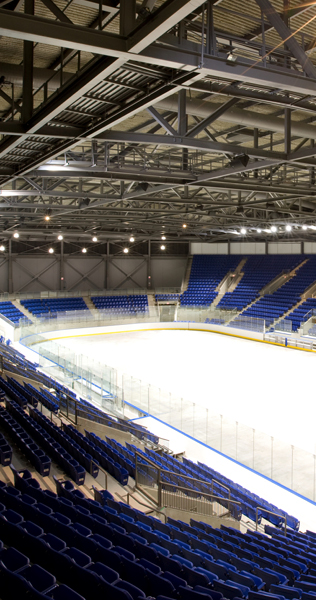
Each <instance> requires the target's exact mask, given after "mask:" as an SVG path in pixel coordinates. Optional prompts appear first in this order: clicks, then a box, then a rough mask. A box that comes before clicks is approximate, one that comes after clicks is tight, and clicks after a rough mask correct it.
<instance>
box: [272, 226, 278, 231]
mask: <svg viewBox="0 0 316 600" xmlns="http://www.w3.org/2000/svg"><path fill="white" fill-rule="evenodd" d="M277 231H278V228H277V227H276V226H275V225H272V227H271V233H276V232H277Z"/></svg>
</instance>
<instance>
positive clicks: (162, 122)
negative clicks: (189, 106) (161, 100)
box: [147, 106, 177, 135]
mask: <svg viewBox="0 0 316 600" xmlns="http://www.w3.org/2000/svg"><path fill="white" fill-rule="evenodd" d="M147 111H148V112H149V114H151V116H152V117H153V118H154V119H155V121H157V123H159V125H160V126H161V127H162V128H163V129H165V130H166V132H167V133H169V134H170V135H177V132H176V130H175V129H174V128H173V127H171V125H170V123H168V121H166V119H164V117H163V116H162V115H161V114H160V113H159V112H158V111H157V110H156V109H155V108H154V107H153V106H148V107H147Z"/></svg>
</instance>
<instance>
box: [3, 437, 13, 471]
mask: <svg viewBox="0 0 316 600" xmlns="http://www.w3.org/2000/svg"><path fill="white" fill-rule="evenodd" d="M11 460H12V448H11V446H10V445H9V444H8V442H7V440H6V438H5V437H4V435H3V434H2V433H0V465H2V466H3V467H7V466H8V465H9V464H10V463H11Z"/></svg>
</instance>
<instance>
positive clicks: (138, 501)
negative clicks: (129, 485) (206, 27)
mask: <svg viewBox="0 0 316 600" xmlns="http://www.w3.org/2000/svg"><path fill="white" fill-rule="evenodd" d="M130 496H132V498H133V500H135V502H137V503H138V504H140V505H141V506H144V508H149V510H150V511H151V512H156V513H158V514H159V515H162V516H163V518H164V522H165V523H166V522H167V516H166V515H165V513H163V512H162V511H160V510H158V509H157V508H155V507H154V506H149V504H144V502H141V501H140V500H138V498H136V497H135V496H134V495H133V494H131V492H127V495H126V500H127V504H128V505H129V506H131V505H130V501H129V500H130ZM147 514H148V513H147Z"/></svg>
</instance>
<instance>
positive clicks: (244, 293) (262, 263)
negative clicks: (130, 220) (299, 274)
mask: <svg viewBox="0 0 316 600" xmlns="http://www.w3.org/2000/svg"><path fill="white" fill-rule="evenodd" d="M300 262H302V256H300V255H284V256H282V255H268V256H266V255H258V256H256V255H255V256H249V257H248V258H247V261H246V263H245V264H244V266H243V272H244V275H243V277H242V279H241V281H240V282H239V283H238V285H237V286H236V288H235V289H234V290H233V292H227V293H226V294H225V295H224V296H223V298H222V299H221V300H220V302H219V303H218V305H217V306H218V308H224V309H229V310H232V309H235V308H236V309H237V310H242V309H243V308H244V307H245V306H247V304H250V302H253V301H254V300H255V299H256V298H257V297H258V296H259V292H260V291H261V290H262V289H263V288H264V287H265V286H266V285H267V284H268V283H269V282H270V281H273V279H275V278H276V277H277V276H278V275H281V273H282V272H289V271H292V270H293V269H294V268H295V267H296V266H297V265H298V264H299V263H300Z"/></svg>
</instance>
